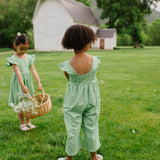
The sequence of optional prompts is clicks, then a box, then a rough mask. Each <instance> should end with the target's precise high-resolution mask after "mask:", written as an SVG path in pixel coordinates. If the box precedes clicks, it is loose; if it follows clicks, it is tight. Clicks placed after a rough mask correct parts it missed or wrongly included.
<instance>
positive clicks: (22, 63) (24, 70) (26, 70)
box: [7, 54, 35, 107]
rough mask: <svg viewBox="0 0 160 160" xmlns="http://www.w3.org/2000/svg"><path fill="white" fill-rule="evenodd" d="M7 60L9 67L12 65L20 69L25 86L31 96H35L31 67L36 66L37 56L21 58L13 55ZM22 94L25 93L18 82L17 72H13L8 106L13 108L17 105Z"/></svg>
mask: <svg viewBox="0 0 160 160" xmlns="http://www.w3.org/2000/svg"><path fill="white" fill-rule="evenodd" d="M7 60H8V63H7V66H12V64H15V65H17V66H18V67H19V69H20V72H21V76H22V79H23V83H24V85H25V86H27V87H28V89H29V91H30V95H33V93H34V87H33V82H32V78H31V74H30V66H31V65H32V64H34V60H35V55H28V54H27V55H26V57H25V58H19V57H17V56H15V55H12V56H11V57H8V58H7ZM22 94H24V93H23V90H22V88H21V86H20V84H19V82H18V78H17V75H16V73H15V72H13V75H12V78H11V85H10V93H9V100H8V105H9V106H12V107H13V106H14V105H16V104H17V103H18V101H19V96H20V95H22Z"/></svg>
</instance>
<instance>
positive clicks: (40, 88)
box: [38, 83, 43, 91]
mask: <svg viewBox="0 0 160 160" xmlns="http://www.w3.org/2000/svg"><path fill="white" fill-rule="evenodd" d="M42 89H43V88H42V85H41V83H38V90H39V91H40V90H42Z"/></svg>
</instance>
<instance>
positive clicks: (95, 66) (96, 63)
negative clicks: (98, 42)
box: [93, 56, 101, 71]
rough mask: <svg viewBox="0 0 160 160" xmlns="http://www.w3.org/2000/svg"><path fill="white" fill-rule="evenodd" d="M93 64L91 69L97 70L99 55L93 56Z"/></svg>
mask: <svg viewBox="0 0 160 160" xmlns="http://www.w3.org/2000/svg"><path fill="white" fill-rule="evenodd" d="M93 58H94V66H93V70H94V71H95V70H97V69H98V64H99V63H100V62H101V60H100V59H101V57H99V56H94V57H93Z"/></svg>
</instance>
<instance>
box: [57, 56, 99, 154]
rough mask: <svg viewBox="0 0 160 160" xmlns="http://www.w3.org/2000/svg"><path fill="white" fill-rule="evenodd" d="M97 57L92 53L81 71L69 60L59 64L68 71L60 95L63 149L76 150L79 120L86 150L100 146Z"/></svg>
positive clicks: (77, 148)
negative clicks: (88, 64) (87, 68)
mask: <svg viewBox="0 0 160 160" xmlns="http://www.w3.org/2000/svg"><path fill="white" fill-rule="evenodd" d="M99 63H100V57H98V56H93V62H92V68H91V70H90V71H89V72H88V73H86V74H83V75H80V74H78V73H76V72H75V70H74V69H73V68H72V66H71V65H70V62H69V60H68V61H65V62H63V63H60V64H59V67H60V68H61V70H62V71H66V72H67V73H68V75H69V82H68V86H67V90H66V94H65V97H64V102H63V107H64V120H65V124H66V129H67V132H68V138H67V144H66V153H67V154H68V155H70V156H74V155H75V154H77V152H78V151H79V149H80V148H81V147H82V144H81V138H80V128H81V122H82V126H83V131H84V146H85V147H86V148H87V150H88V151H89V152H94V151H96V150H97V149H98V148H99V147H100V142H99V131H98V119H99V112H100V92H99V86H98V81H97V78H96V71H97V69H98V64H99Z"/></svg>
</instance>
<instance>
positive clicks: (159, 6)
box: [156, 2, 160, 12]
mask: <svg viewBox="0 0 160 160" xmlns="http://www.w3.org/2000/svg"><path fill="white" fill-rule="evenodd" d="M156 10H157V11H159V12H160V2H158V3H157V8H156Z"/></svg>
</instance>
